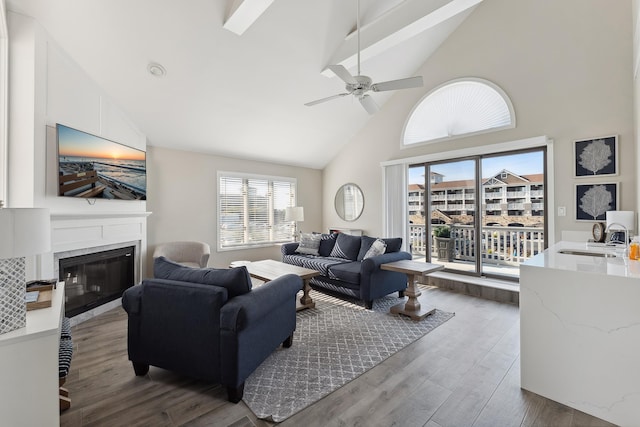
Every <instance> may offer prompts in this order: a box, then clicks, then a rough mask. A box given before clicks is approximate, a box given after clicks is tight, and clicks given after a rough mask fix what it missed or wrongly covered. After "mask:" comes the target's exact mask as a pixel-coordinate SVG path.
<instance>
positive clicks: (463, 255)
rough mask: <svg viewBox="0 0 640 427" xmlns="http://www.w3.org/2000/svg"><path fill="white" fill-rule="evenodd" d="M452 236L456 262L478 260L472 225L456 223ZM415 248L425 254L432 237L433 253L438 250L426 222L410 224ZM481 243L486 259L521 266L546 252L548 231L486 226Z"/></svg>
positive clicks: (411, 238)
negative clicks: (427, 231)
mask: <svg viewBox="0 0 640 427" xmlns="http://www.w3.org/2000/svg"><path fill="white" fill-rule="evenodd" d="M450 227H451V238H452V239H454V250H453V253H454V259H453V262H456V261H460V262H469V261H471V262H473V261H475V251H476V246H477V245H476V244H475V231H474V227H473V226H471V225H453V226H450ZM409 231H410V241H411V251H412V253H413V254H414V255H422V256H425V255H426V253H427V249H428V245H427V239H428V238H429V239H431V256H432V257H433V258H436V257H437V255H438V253H437V250H436V245H435V242H434V240H433V235H431V236H428V237H427V235H426V227H425V226H424V225H416V224H409ZM480 238H481V243H480V245H478V246H479V248H480V251H481V252H480V253H481V256H482V260H483V262H489V263H492V264H502V265H509V266H518V265H519V264H520V263H522V262H524V261H526V260H527V259H529V258H531V257H532V256H534V255H536V254H538V253H540V252H542V251H544V231H543V229H542V228H539V227H499V226H490V227H484V228H483V229H482V232H481V234H480Z"/></svg>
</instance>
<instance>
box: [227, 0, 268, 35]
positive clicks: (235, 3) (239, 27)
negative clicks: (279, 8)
mask: <svg viewBox="0 0 640 427" xmlns="http://www.w3.org/2000/svg"><path fill="white" fill-rule="evenodd" d="M273 1H274V0H230V7H229V13H228V15H227V20H226V21H225V22H224V25H223V28H225V29H227V30H229V31H231V32H233V33H236V34H237V35H239V36H241V35H242V34H243V33H244V32H245V31H247V29H248V28H249V27H250V26H251V25H253V23H254V22H256V21H257V19H258V18H259V17H260V15H262V14H263V13H264V11H265V10H267V8H268V7H269V6H271V3H273Z"/></svg>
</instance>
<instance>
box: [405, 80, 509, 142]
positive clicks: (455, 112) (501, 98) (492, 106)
mask: <svg viewBox="0 0 640 427" xmlns="http://www.w3.org/2000/svg"><path fill="white" fill-rule="evenodd" d="M515 126H516V118H515V114H514V112H513V105H512V104H511V100H510V99H509V97H508V96H507V95H506V94H505V93H504V91H503V90H502V89H500V88H499V87H498V86H496V85H495V84H493V83H491V82H489V81H487V80H483V79H477V78H464V79H457V80H452V81H449V82H447V83H445V84H443V85H441V86H440V87H437V88H436V89H434V90H433V91H431V92H430V93H428V94H427V95H426V96H425V97H424V98H422V100H420V102H419V103H418V104H417V105H416V107H415V108H414V109H413V111H412V112H411V114H410V115H409V119H408V120H407V124H406V125H405V128H404V133H403V136H402V145H403V146H405V147H406V146H415V145H416V144H421V143H432V142H436V141H443V140H447V139H453V138H459V137H461V136H468V135H472V134H478V133H484V132H493V131H497V130H501V129H508V128H513V127H515Z"/></svg>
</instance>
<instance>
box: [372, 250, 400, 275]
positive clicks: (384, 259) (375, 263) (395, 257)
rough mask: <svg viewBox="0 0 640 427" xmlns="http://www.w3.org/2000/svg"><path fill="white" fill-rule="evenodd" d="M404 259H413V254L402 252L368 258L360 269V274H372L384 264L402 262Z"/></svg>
mask: <svg viewBox="0 0 640 427" xmlns="http://www.w3.org/2000/svg"><path fill="white" fill-rule="evenodd" d="M403 259H411V254H410V253H409V252H403V251H400V252H390V253H388V254H382V255H378V256H374V257H371V258H367V259H364V260H362V266H361V267H360V272H361V273H365V272H367V273H371V272H373V271H374V270H377V269H379V268H380V266H381V265H382V264H387V263H390V262H395V261H401V260H403Z"/></svg>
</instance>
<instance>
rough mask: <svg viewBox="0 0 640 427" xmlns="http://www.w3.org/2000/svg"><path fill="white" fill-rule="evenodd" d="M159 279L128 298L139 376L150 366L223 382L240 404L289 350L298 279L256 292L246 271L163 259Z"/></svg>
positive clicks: (133, 290) (131, 343)
mask: <svg viewBox="0 0 640 427" xmlns="http://www.w3.org/2000/svg"><path fill="white" fill-rule="evenodd" d="M154 276H156V277H155V278H154V279H146V280H144V281H143V282H142V284H140V285H137V286H133V287H131V288H129V289H127V290H126V291H125V292H124V294H123V296H122V305H123V307H124V309H125V311H126V312H127V314H128V316H129V317H128V352H129V360H131V362H132V363H133V368H134V371H135V373H136V375H146V373H147V372H148V371H149V365H152V366H157V367H159V368H163V369H168V370H171V371H175V372H179V373H181V374H184V375H188V376H191V377H194V378H198V379H202V380H206V381H211V382H215V383H218V384H222V385H223V386H225V387H226V388H227V391H228V396H229V400H230V401H231V402H233V403H237V402H239V401H240V399H242V395H243V391H244V381H245V379H246V378H247V377H248V376H249V375H251V373H252V372H253V371H254V370H255V369H256V368H257V367H258V366H259V365H260V364H261V363H262V362H263V361H264V360H265V359H266V358H267V357H268V356H269V355H270V354H271V353H272V352H273V351H274V350H275V349H276V348H277V347H278V346H279V345H280V344H281V343H282V344H283V345H284V346H285V347H289V346H291V344H292V340H293V332H294V330H295V328H296V303H295V297H296V294H297V293H298V291H300V290H301V289H302V280H301V279H300V278H299V277H298V276H296V275H286V276H282V277H280V278H278V279H276V280H273V281H271V282H269V283H266V284H264V285H262V286H259V287H257V288H255V289H251V278H250V277H249V273H248V271H247V269H246V267H237V268H232V269H221V270H217V269H210V268H191V267H185V266H181V265H179V264H176V263H173V262H171V261H168V260H166V259H165V258H164V257H160V258H157V259H156V260H155V262H154Z"/></svg>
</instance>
